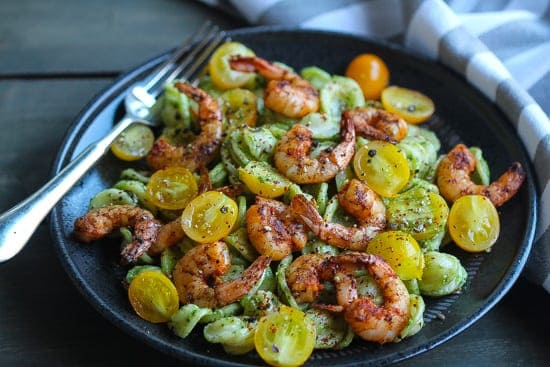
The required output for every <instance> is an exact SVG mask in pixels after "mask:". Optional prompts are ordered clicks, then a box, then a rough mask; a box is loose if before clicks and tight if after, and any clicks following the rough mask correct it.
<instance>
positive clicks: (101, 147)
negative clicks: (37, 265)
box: [0, 116, 139, 262]
mask: <svg viewBox="0 0 550 367" xmlns="http://www.w3.org/2000/svg"><path fill="white" fill-rule="evenodd" d="M134 122H139V121H136V120H135V119H131V118H130V117H128V116H126V117H124V118H123V119H122V120H120V121H119V122H118V123H117V124H116V125H115V126H114V127H113V129H112V130H111V131H110V132H109V133H108V134H107V135H106V136H105V137H103V138H102V139H100V140H98V141H96V142H95V143H92V144H90V145H89V146H88V147H86V148H85V149H84V150H83V151H82V152H81V153H80V154H79V155H78V156H77V157H76V158H75V159H73V160H72V161H71V162H70V163H69V164H67V166H65V168H63V169H62V170H61V171H60V172H59V173H58V174H57V175H56V176H55V177H53V178H52V179H51V180H50V181H48V182H47V183H46V184H45V185H44V186H42V187H41V188H40V189H39V190H38V191H36V192H35V193H34V194H33V195H31V196H29V197H28V198H27V199H25V200H23V201H22V202H20V203H19V204H17V205H15V206H14V207H12V208H11V209H9V210H8V211H7V212H5V213H3V214H2V215H0V262H4V261H7V260H9V259H11V258H12V257H14V256H15V255H17V254H18V253H19V251H21V250H22V249H23V247H24V246H25V244H26V243H27V241H28V240H29V238H30V237H31V236H32V234H33V233H34V231H35V230H36V228H37V227H38V225H40V223H41V222H42V220H43V219H44V218H45V217H46V215H48V213H49V212H50V211H51V210H52V208H53V207H54V206H55V205H56V204H57V202H58V201H59V200H60V199H61V198H62V197H63V196H64V195H65V194H66V193H67V192H68V191H69V190H70V189H71V188H72V187H73V186H74V184H76V182H78V180H79V179H80V178H81V177H82V176H84V174H85V173H86V172H87V171H88V170H89V169H90V168H91V167H92V166H93V165H94V164H95V163H96V162H97V161H98V160H99V159H100V158H101V157H102V156H103V155H104V154H105V152H106V151H107V149H109V147H110V146H111V144H112V143H113V141H115V139H116V138H117V137H118V135H120V133H121V132H122V131H124V130H125V129H126V128H127V127H128V126H130V125H131V124H133V123H134Z"/></svg>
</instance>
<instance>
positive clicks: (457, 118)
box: [51, 28, 536, 367]
mask: <svg viewBox="0 0 550 367" xmlns="http://www.w3.org/2000/svg"><path fill="white" fill-rule="evenodd" d="M230 34H231V36H232V38H233V39H235V40H238V41H241V42H244V43H245V44H247V45H248V46H249V47H251V48H252V49H253V50H255V51H256V53H257V54H258V55H261V56H262V57H264V58H267V59H272V60H279V61H282V62H284V63H287V64H289V65H292V66H293V67H295V68H301V67H304V66H309V65H317V66H319V67H321V68H323V69H326V70H328V71H330V72H331V73H334V74H343V73H344V70H345V67H346V64H347V63H348V62H349V60H351V59H352V58H353V57H354V56H356V55H357V54H359V53H364V52H370V53H375V54H378V55H380V56H381V57H382V59H384V60H385V61H386V62H387V64H388V66H389V69H390V71H391V83H392V84H396V85H402V86H407V87H409V88H412V89H417V90H420V91H422V92H423V93H425V94H427V95H428V96H430V97H431V98H432V99H433V100H434V102H435V105H436V107H437V111H436V114H435V116H434V117H433V118H432V119H431V121H430V122H429V125H430V126H431V128H432V129H433V130H434V131H435V132H436V133H437V135H438V136H439V138H440V139H441V141H442V150H443V151H447V150H449V149H450V148H451V147H452V146H453V145H454V144H456V143H458V142H464V143H466V144H467V145H470V146H471V145H476V146H480V147H481V148H482V149H483V152H484V155H485V156H486V158H487V159H488V162H489V165H490V167H491V171H492V175H493V177H495V176H497V175H500V174H501V173H502V172H503V171H504V170H505V168H506V167H507V166H508V165H509V164H510V163H511V162H512V161H519V162H521V163H522V164H523V165H524V167H526V168H527V173H528V176H527V180H526V183H525V184H524V185H523V187H522V189H521V190H520V192H519V193H518V194H517V195H516V196H515V197H514V198H513V199H512V200H511V201H510V202H508V203H507V204H505V205H504V206H503V207H501V208H500V209H499V211H500V215H501V223H502V230H501V234H500V238H499V240H498V242H497V243H496V245H495V246H494V248H493V250H492V252H491V253H490V254H485V253H483V254H469V253H465V252H461V251H459V250H456V249H454V248H455V246H449V251H451V252H453V253H454V254H455V255H457V256H458V257H459V258H460V259H461V261H462V264H463V265H464V266H465V268H466V269H467V271H468V275H469V277H468V281H467V283H466V285H465V287H464V291H463V292H462V293H461V294H457V295H452V296H449V297H445V298H441V299H429V298H426V303H427V312H426V314H425V321H426V324H425V327H424V328H423V329H422V331H421V332H420V333H419V334H417V335H415V336H414V337H411V338H409V339H405V340H404V341H402V342H400V343H396V344H387V345H383V346H378V345H373V344H370V343H367V342H363V341H360V340H359V338H356V341H354V343H353V344H352V345H351V346H350V347H348V348H346V349H344V350H342V351H316V352H314V354H313V355H312V356H311V358H310V359H309V361H308V362H307V364H306V365H309V366H332V367H335V366H352V365H353V366H375V365H376V366H378V365H384V364H388V363H392V362H396V361H399V360H403V359H406V358H410V357H412V356H414V355H416V354H419V353H422V352H424V351H427V350H429V349H431V348H434V347H436V346H438V345H439V344H441V343H443V342H445V341H447V340H449V339H450V338H451V337H453V336H455V335H457V334H458V333H459V332H461V331H463V330H464V329H466V328H467V327H468V326H470V325H472V324H473V323H474V322H475V321H476V320H478V319H479V318H480V317H481V316H483V315H484V314H485V313H486V312H487V311H489V309H491V307H493V306H494V305H495V303H497V302H498V301H499V300H500V299H501V298H502V297H503V295H504V294H505V293H506V292H507V291H508V290H509V289H510V287H511V286H512V284H513V283H514V281H515V280H516V279H517V277H518V275H519V273H520V272H521V270H522V268H523V266H524V264H525V261H526V259H527V256H528V254H529V250H530V247H531V242H532V240H533V233H534V226H535V216H536V212H535V208H536V197H535V188H534V179H533V174H532V170H531V166H530V164H529V162H528V158H527V155H526V153H525V150H524V148H523V145H522V143H521V142H520V140H519V138H518V136H517V134H516V133H515V131H514V129H513V127H512V125H511V124H510V122H509V121H508V120H507V118H506V117H505V116H504V115H503V114H502V113H501V111H499V110H498V109H497V108H496V107H495V106H494V105H493V104H492V103H491V102H490V101H488V100H487V99H486V98H485V97H484V96H483V95H481V94H480V93H479V92H478V91H477V90H475V89H474V88H472V87H471V86H470V85H468V84H467V83H466V82H465V81H464V80H463V78H461V77H460V76H458V75H457V74H455V73H453V72H451V71H449V70H448V69H447V68H445V67H443V66H442V65H440V64H438V63H434V62H432V61H427V60H425V59H423V58H421V57H418V56H415V55H411V54H410V53H407V52H404V51H403V50H400V49H397V48H395V47H393V46H389V45H385V44H380V43H378V42H373V41H371V40H368V39H365V38H361V37H353V36H349V35H342V34H335V33H326V32H315V31H304V30H285V29H274V28H259V29H248V30H241V31H236V32H230ZM167 55H168V54H164V55H161V56H159V57H158V58H156V59H154V60H152V61H149V62H147V63H145V64H143V65H141V66H139V67H137V68H136V69H134V70H132V71H131V72H129V73H128V74H126V75H124V76H122V77H121V78H120V79H119V80H117V81H116V82H115V83H114V84H113V85H112V86H110V87H109V88H107V89H106V90H105V91H103V93H101V94H100V95H99V96H98V97H97V98H95V99H94V100H93V101H92V102H91V103H90V104H89V105H88V106H86V108H85V109H84V110H83V112H82V113H81V115H80V116H79V117H78V118H77V120H76V121H75V122H74V123H73V124H72V126H71V128H70V130H69V132H68V134H67V136H66V138H65V140H64V143H63V145H62V148H61V150H60V153H59V155H58V157H57V160H56V164H55V167H54V171H55V172H58V171H59V170H60V169H61V168H62V167H63V166H64V165H65V164H66V163H67V162H69V161H70V160H71V159H72V157H74V156H75V154H77V153H78V152H80V151H81V150H82V149H83V148H84V147H85V146H86V145H87V144H89V143H91V142H92V141H94V140H95V139H97V138H99V137H101V136H103V135H104V134H106V133H107V132H108V131H109V129H110V128H111V126H112V124H113V121H114V120H115V119H117V118H118V117H120V116H121V115H122V113H123V107H122V99H123V96H124V93H125V91H126V90H127V89H128V88H129V86H130V85H131V84H132V83H133V82H135V81H137V80H139V79H140V78H141V77H143V76H144V75H146V74H147V73H148V72H150V70H151V69H152V68H153V67H154V66H155V65H157V64H158V63H160V62H162V61H163V60H164V59H166V57H167ZM125 167H127V164H125V163H123V162H120V161H118V160H116V159H115V158H113V157H112V155H110V154H108V155H106V156H105V157H104V159H103V160H101V161H100V162H99V163H98V164H97V166H96V167H95V168H94V169H93V170H91V171H90V172H89V173H88V174H87V175H86V176H85V177H84V178H83V179H82V180H81V181H80V182H79V183H78V184H77V185H76V186H75V188H74V189H73V190H72V191H71V192H70V193H69V194H68V195H66V196H65V198H64V199H63V200H62V201H61V203H60V204H59V205H58V206H57V207H56V208H55V209H54V211H53V213H52V218H51V228H52V233H53V238H54V243H55V247H56V248H57V252H58V254H59V257H60V259H61V262H62V263H63V265H64V267H65V270H66V271H67V273H68V274H69V276H70V277H71V278H72V280H73V281H74V283H75V285H76V287H77V288H78V289H79V290H80V292H81V293H82V294H83V295H84V297H85V298H86V299H87V300H88V301H89V302H90V303H91V304H92V305H93V306H94V307H95V308H96V309H97V310H98V311H99V312H100V313H101V314H102V315H104V316H105V317H106V318H107V319H108V320H110V321H111V322H112V323H114V324H115V325H117V326H118V327H120V328H121V329H123V330H125V331H126V332H127V333H129V334H130V335H132V336H134V337H137V338H138V339H140V340H142V341H143V342H145V343H147V344H149V345H151V346H153V347H155V348H157V349H158V350H160V351H162V352H163V353H166V354H169V355H172V356H174V357H176V358H179V359H182V360H185V361H188V362H190V363H192V365H195V364H202V365H211V366H214V365H216V366H222V365H223V366H245V365H246V366H251V365H263V363H262V361H261V360H260V359H259V357H258V356H257V355H256V354H255V353H250V354H248V355H245V356H238V357H234V356H230V355H228V354H226V353H224V352H223V350H222V349H221V348H220V347H219V346H218V345H215V344H209V343H207V342H205V340H204V339H203V337H202V333H201V332H200V330H199V331H196V332H194V333H193V334H192V335H191V336H190V337H188V338H187V339H184V340H182V339H179V338H177V337H176V336H174V335H173V333H172V332H171V331H170V330H168V327H166V325H154V324H150V323H148V322H146V321H144V320H142V319H140V318H139V317H138V316H137V315H136V314H135V313H134V312H133V311H132V309H131V306H130V304H129V302H128V299H127V295H126V292H125V290H124V288H123V287H122V286H121V279H122V278H123V276H124V274H125V271H124V269H123V268H121V267H120V266H119V255H118V246H117V244H116V243H115V242H116V241H109V240H104V241H101V242H100V243H96V244H93V245H85V244H81V243H78V242H76V241H75V240H74V239H73V238H72V237H71V230H72V224H73V222H74V220H75V219H76V218H77V217H78V216H80V215H82V214H83V213H85V212H86V208H87V204H88V202H89V200H90V198H91V197H92V196H93V194H94V193H96V192H98V191H100V190H102V189H104V188H106V187H109V186H110V185H112V184H114V183H115V182H116V180H117V178H118V175H119V173H120V171H121V170H122V169H123V168H125Z"/></svg>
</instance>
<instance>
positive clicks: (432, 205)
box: [386, 187, 449, 240]
mask: <svg viewBox="0 0 550 367" xmlns="http://www.w3.org/2000/svg"><path fill="white" fill-rule="evenodd" d="M448 216H449V206H448V205H447V202H446V201H445V199H444V198H443V197H442V196H441V195H439V194H437V193H435V192H431V191H428V190H426V189H424V188H421V187H415V188H412V189H410V190H407V191H405V192H403V193H400V194H398V195H396V196H394V197H393V198H391V199H390V200H388V202H387V203H386V218H387V220H388V223H387V228H389V229H394V230H401V231H404V232H407V233H410V234H411V235H412V236H413V237H414V239H416V240H426V239H428V238H431V237H433V236H435V235H436V234H438V233H439V232H441V231H442V230H444V229H445V224H446V223H447V217H448Z"/></svg>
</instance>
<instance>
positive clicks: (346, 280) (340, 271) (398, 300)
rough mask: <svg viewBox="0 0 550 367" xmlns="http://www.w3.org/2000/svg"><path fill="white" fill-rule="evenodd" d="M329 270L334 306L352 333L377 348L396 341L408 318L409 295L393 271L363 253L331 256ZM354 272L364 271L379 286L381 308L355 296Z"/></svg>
mask: <svg viewBox="0 0 550 367" xmlns="http://www.w3.org/2000/svg"><path fill="white" fill-rule="evenodd" d="M328 267H329V268H331V269H332V271H333V272H334V283H335V286H336V299H337V302H338V304H339V305H340V306H342V307H343V312H344V318H345V320H346V321H347V323H348V324H349V326H350V327H351V328H352V329H353V331H354V332H355V333H356V334H357V335H359V336H360V337H361V338H363V339H365V340H368V341H372V342H376V343H380V344H383V343H387V342H391V341H393V340H395V339H396V338H397V337H398V336H399V333H400V332H401V331H402V330H403V329H404V328H405V326H407V323H408V321H409V318H410V310H409V302H410V297H409V292H408V291H407V288H406V287H405V285H404V284H403V282H402V281H401V279H399V277H398V276H397V274H396V273H395V271H394V270H393V269H392V268H391V267H390V266H389V265H388V264H387V263H386V262H385V261H384V260H382V258H380V257H378V256H376V255H373V254H366V253H364V252H347V253H342V254H339V255H336V256H333V257H331V258H330V260H329V261H328ZM356 270H367V271H368V273H369V274H370V275H371V276H372V278H373V279H374V280H375V281H376V282H377V283H378V285H379V287H380V289H381V291H382V293H383V296H384V302H383V304H382V305H381V306H378V305H376V304H375V303H374V302H373V300H372V299H370V298H369V297H361V296H359V295H358V291H357V282H356V279H355V277H354V272H355V271H356Z"/></svg>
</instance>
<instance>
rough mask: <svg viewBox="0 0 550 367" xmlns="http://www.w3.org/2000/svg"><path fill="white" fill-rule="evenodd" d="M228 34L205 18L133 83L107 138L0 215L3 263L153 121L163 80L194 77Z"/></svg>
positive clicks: (0, 256) (1, 260)
mask: <svg viewBox="0 0 550 367" xmlns="http://www.w3.org/2000/svg"><path fill="white" fill-rule="evenodd" d="M225 37H226V35H225V33H224V32H223V31H219V29H218V28H217V27H215V26H212V25H211V24H210V23H205V24H204V25H203V26H202V27H201V28H200V29H199V30H198V31H197V32H196V33H195V34H194V35H193V36H191V37H190V38H188V39H187V40H186V41H185V42H184V43H183V44H182V45H181V46H180V47H179V48H178V49H177V50H176V51H174V53H173V54H172V56H171V57H170V58H169V59H167V60H166V61H165V62H164V63H163V64H161V65H160V66H159V67H157V69H155V71H154V72H153V73H152V74H151V75H150V76H149V77H148V78H146V79H145V80H143V81H141V82H138V83H137V84H136V85H134V86H133V87H132V88H131V90H130V91H129V93H128V94H127V95H126V97H125V107H126V114H125V116H124V117H123V118H122V119H121V120H120V121H119V122H118V123H117V124H116V125H115V126H114V127H113V129H112V130H111V131H110V132H109V133H108V134H107V135H106V136H105V137H104V138H102V139H100V140H98V141H97V142H95V143H92V144H90V145H89V146H88V147H87V148H85V149H84V150H83V151H82V152H81V153H80V154H79V155H78V156H77V157H75V158H74V159H73V160H72V161H71V162H70V163H69V164H67V166H65V168H63V169H62V170H61V171H60V172H59V173H58V174H57V175H56V176H55V177H53V178H52V179H51V180H50V181H48V182H47V183H46V184H45V185H44V186H42V187H41V188H40V189H39V190H38V191H36V192H35V193H34V194H33V195H31V196H29V197H28V198H27V199H25V200H23V201H22V202H20V203H19V204H17V205H15V206H14V207H12V208H11V209H9V210H8V211H6V212H5V213H3V214H2V215H0V262H4V261H7V260H9V259H11V258H12V257H14V256H15V255H17V254H18V253H19V251H21V250H22V249H23V247H24V246H25V244H26V243H27V241H28V240H29V238H30V237H31V236H32V234H33V233H34V231H35V230H36V228H37V227H38V225H39V224H40V222H42V220H43V219H44V218H45V217H46V215H48V213H49V212H50V211H51V210H52V208H53V207H54V206H55V205H56V204H57V202H58V201H59V200H60V199H61V198H62V197H63V196H64V195H65V194H66V193H67V192H68V191H69V190H70V189H71V188H72V187H73V186H74V184H76V182H78V180H79V179H80V178H81V177H82V176H83V175H84V174H85V173H86V172H87V171H88V170H89V169H90V168H91V167H92V166H93V165H94V164H95V163H96V162H97V161H98V160H99V159H100V158H101V157H102V156H103V155H104V154H105V152H106V151H107V150H108V149H109V147H110V146H111V144H112V143H113V142H114V141H115V139H116V138H117V137H118V136H119V135H120V134H121V133H122V132H123V131H124V130H125V129H127V128H128V127H129V126H131V125H132V124H135V123H142V124H147V125H153V124H154V122H153V120H152V119H150V118H149V117H150V116H149V115H150V108H151V107H152V106H153V105H154V103H155V101H156V98H157V97H158V96H159V94H160V93H161V91H162V89H163V87H164V85H165V84H166V83H169V82H171V81H173V80H174V79H176V78H179V79H183V80H191V79H192V77H193V76H194V75H195V73H196V72H197V71H198V70H199V68H200V67H201V65H202V64H203V63H204V62H205V60H206V59H207V58H208V57H209V56H210V55H211V54H212V52H213V51H214V49H215V48H216V47H217V46H218V45H219V44H220V43H221V42H222V41H223V40H224V39H225ZM185 54H186V56H185V58H183V59H182V60H181V61H180V62H179V63H177V64H176V62H177V61H178V60H179V59H180V58H181V57H182V56H183V55H185Z"/></svg>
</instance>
